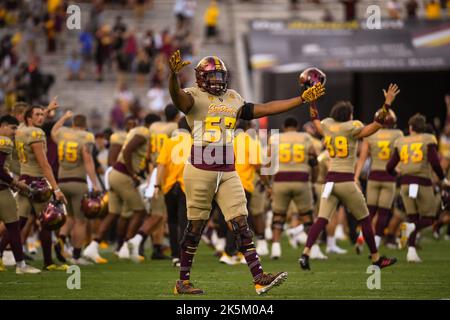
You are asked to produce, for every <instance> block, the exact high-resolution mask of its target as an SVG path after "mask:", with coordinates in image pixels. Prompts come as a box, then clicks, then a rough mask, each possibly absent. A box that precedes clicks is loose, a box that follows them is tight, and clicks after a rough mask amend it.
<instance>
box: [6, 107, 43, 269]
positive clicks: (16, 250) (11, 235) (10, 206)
mask: <svg viewBox="0 0 450 320" xmlns="http://www.w3.org/2000/svg"><path fill="white" fill-rule="evenodd" d="M18 125H19V122H18V121H17V119H16V118H15V117H13V116H11V115H5V116H3V117H1V118H0V221H2V222H3V223H4V224H5V227H6V229H7V230H8V233H7V234H6V233H5V234H4V237H8V242H9V243H10V246H11V249H12V252H13V255H14V259H15V261H16V273H17V274H25V273H31V274H36V273H40V272H41V270H39V269H36V268H33V267H31V266H28V265H27V264H26V263H25V259H24V255H23V249H22V241H21V239H20V225H19V215H18V212H17V204H16V199H14V197H13V194H12V192H11V189H14V190H19V192H24V193H25V195H27V194H28V195H29V192H30V190H29V188H28V186H27V185H26V184H25V183H24V182H23V181H19V180H17V178H15V179H13V178H12V177H11V176H10V174H9V171H8V169H7V168H6V163H7V162H8V158H10V157H11V155H12V152H13V149H14V144H13V139H14V135H15V134H16V130H17V127H18ZM2 271H6V268H5V266H4V265H3V261H2V257H1V253H0V272H2Z"/></svg>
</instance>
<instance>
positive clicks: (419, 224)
mask: <svg viewBox="0 0 450 320" xmlns="http://www.w3.org/2000/svg"><path fill="white" fill-rule="evenodd" d="M433 222H434V219H433V218H429V217H423V218H420V219H419V220H418V221H416V222H415V223H414V224H415V225H416V228H415V229H414V231H413V232H411V235H410V236H409V238H408V247H415V246H416V238H417V233H418V232H419V231H420V230H423V229H425V228H426V227H429V226H431V225H432V224H433Z"/></svg>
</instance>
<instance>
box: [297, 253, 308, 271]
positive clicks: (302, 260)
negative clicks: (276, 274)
mask: <svg viewBox="0 0 450 320" xmlns="http://www.w3.org/2000/svg"><path fill="white" fill-rule="evenodd" d="M298 263H299V264H300V267H301V268H302V270H311V267H310V266H309V256H308V255H306V254H302V256H301V257H300V259H298Z"/></svg>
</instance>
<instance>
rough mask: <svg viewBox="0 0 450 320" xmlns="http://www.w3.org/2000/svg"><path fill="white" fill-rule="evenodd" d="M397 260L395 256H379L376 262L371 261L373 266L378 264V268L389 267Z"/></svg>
mask: <svg viewBox="0 0 450 320" xmlns="http://www.w3.org/2000/svg"><path fill="white" fill-rule="evenodd" d="M396 262H397V258H387V257H385V256H381V257H380V258H379V259H378V261H377V262H374V263H372V264H373V265H374V266H378V267H379V268H380V269H383V268H386V267H390V266H392V265H393V264H395V263H396Z"/></svg>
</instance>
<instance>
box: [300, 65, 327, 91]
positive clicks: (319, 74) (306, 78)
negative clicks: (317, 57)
mask: <svg viewBox="0 0 450 320" xmlns="http://www.w3.org/2000/svg"><path fill="white" fill-rule="evenodd" d="M299 81H300V87H301V88H302V89H303V90H308V89H309V88H311V87H312V86H314V85H315V84H317V83H319V82H320V83H322V85H325V83H326V82H327V76H326V75H325V73H324V72H323V71H321V70H320V69H317V68H308V69H306V70H304V71H303V72H302V73H301V74H300V77H299Z"/></svg>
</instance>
